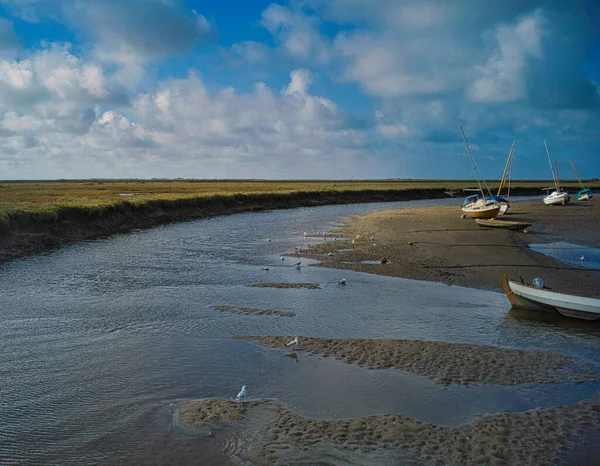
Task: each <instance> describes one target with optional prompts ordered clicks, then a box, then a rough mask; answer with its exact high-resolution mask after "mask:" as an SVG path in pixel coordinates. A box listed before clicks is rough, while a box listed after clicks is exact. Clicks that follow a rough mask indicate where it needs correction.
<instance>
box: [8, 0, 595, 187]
mask: <svg viewBox="0 0 600 466" xmlns="http://www.w3.org/2000/svg"><path fill="white" fill-rule="evenodd" d="M599 89H600V6H599V5H598V2H596V1H593V0H589V1H585V0H572V1H567V0H564V1H560V2H558V1H553V0H540V1H535V0H530V1H522V0H506V1H503V2H481V1H477V0H453V1H450V0H377V1H373V0H289V1H287V0H286V1H281V2H269V1H262V0H260V1H259V0H236V1H233V0H223V1H221V2H207V1H199V0H94V1H90V0H0V179H56V178H94V177H103V178H128V177H135V178H152V177H167V178H177V177H183V178H271V179H277V178H287V179H293V178H317V179H319V178H320V179H323V178H329V179H341V178H343V179H364V178H472V177H473V172H472V170H471V168H470V162H469V160H468V156H467V154H466V151H465V148H464V146H463V143H462V140H461V136H460V130H459V126H460V125H462V126H463V127H464V129H465V132H466V134H467V138H468V140H469V144H470V146H471V148H472V150H473V154H474V156H475V158H476V160H477V164H478V168H479V171H480V172H481V173H482V174H483V175H484V176H486V177H488V178H498V177H500V175H501V173H502V170H503V168H504V163H505V160H506V156H507V155H508V151H509V149H510V145H511V143H512V141H513V140H516V141H517V143H516V147H515V158H514V167H513V175H514V177H516V178H546V179H547V178H549V177H550V168H549V166H548V163H547V159H546V154H545V152H544V146H543V140H544V139H546V140H547V142H548V146H549V149H550V153H551V156H552V157H553V158H554V159H557V160H558V163H559V168H560V173H561V175H562V177H565V178H571V177H572V173H571V171H570V167H569V165H568V158H569V157H571V158H572V159H573V161H574V163H575V165H576V167H577V169H578V171H579V173H580V174H581V176H582V177H584V178H592V177H597V176H600V159H599V154H600V91H599Z"/></svg>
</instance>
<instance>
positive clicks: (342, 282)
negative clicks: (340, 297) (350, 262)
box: [338, 278, 346, 285]
mask: <svg viewBox="0 0 600 466" xmlns="http://www.w3.org/2000/svg"><path fill="white" fill-rule="evenodd" d="M338 283H339V284H340V285H345V284H346V279H345V278H342V279H341V280H340V281H339V282H338Z"/></svg>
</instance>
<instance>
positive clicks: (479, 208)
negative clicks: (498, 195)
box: [460, 126, 500, 218]
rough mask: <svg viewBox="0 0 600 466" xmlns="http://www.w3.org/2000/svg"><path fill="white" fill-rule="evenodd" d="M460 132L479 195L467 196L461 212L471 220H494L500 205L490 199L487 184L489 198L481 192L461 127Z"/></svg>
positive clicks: (490, 194) (471, 156)
mask: <svg viewBox="0 0 600 466" xmlns="http://www.w3.org/2000/svg"><path fill="white" fill-rule="evenodd" d="M460 132H461V134H462V137H463V140H464V141H465V146H466V148H467V153H468V154H469V158H470V159H471V163H472V164H473V170H474V171H475V176H476V177H477V184H478V186H479V189H478V191H479V193H478V194H474V195H472V196H467V197H466V198H465V200H464V201H463V205H462V209H461V210H462V211H463V213H464V214H465V215H466V216H468V217H471V218H494V217H496V216H497V215H498V213H499V212H500V204H499V203H498V201H496V200H494V199H491V197H492V193H491V192H490V189H489V188H488V187H487V184H486V185H485V187H486V189H487V191H488V195H489V198H488V199H486V197H485V193H484V192H483V187H482V186H481V179H480V177H479V173H478V172H477V166H476V165H475V159H474V158H473V154H471V149H470V148H469V144H468V143H467V138H466V136H465V132H464V131H463V128H462V126H461V127H460ZM484 184H485V181H484Z"/></svg>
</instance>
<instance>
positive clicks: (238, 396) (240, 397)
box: [235, 385, 247, 403]
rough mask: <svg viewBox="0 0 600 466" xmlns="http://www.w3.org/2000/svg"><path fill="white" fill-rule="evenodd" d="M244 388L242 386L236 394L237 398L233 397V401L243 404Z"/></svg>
mask: <svg viewBox="0 0 600 466" xmlns="http://www.w3.org/2000/svg"><path fill="white" fill-rule="evenodd" d="M246 394H247V393H246V386H245V385H243V386H242V389H241V390H240V392H239V393H238V394H237V396H236V397H235V401H237V402H240V403H243V401H244V398H246Z"/></svg>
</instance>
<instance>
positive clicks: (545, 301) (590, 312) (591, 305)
mask: <svg viewBox="0 0 600 466" xmlns="http://www.w3.org/2000/svg"><path fill="white" fill-rule="evenodd" d="M502 286H503V288H504V292H505V293H506V296H508V300H509V301H510V303H511V304H512V306H513V307H522V308H525V309H531V310H534V311H557V312H559V313H560V314H562V315H564V316H567V317H574V318H576V319H583V320H596V319H600V298H588V297H585V296H577V295H574V294H569V293H558V292H556V291H554V290H552V289H550V288H546V287H545V286H544V285H543V282H542V286H532V285H526V284H525V283H519V282H516V281H513V280H509V279H508V277H507V276H506V274H505V275H503V276H502Z"/></svg>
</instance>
